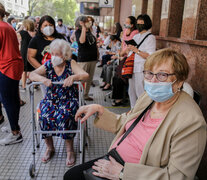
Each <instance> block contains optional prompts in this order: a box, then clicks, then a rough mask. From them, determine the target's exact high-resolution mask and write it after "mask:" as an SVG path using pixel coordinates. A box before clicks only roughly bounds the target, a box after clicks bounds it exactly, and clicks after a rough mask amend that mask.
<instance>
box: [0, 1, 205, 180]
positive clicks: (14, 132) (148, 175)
mask: <svg viewBox="0 0 207 180" xmlns="http://www.w3.org/2000/svg"><path fill="white" fill-rule="evenodd" d="M8 15H9V13H7V12H6V11H5V8H4V6H3V5H2V4H1V3H0V42H2V45H1V46H0V54H1V56H0V124H2V123H3V122H4V120H5V118H4V116H3V113H2V105H3V106H4V108H5V110H6V113H7V117H8V120H9V123H10V127H11V133H10V134H9V135H8V136H7V137H5V138H3V139H1V140H0V145H11V144H15V143H20V142H22V141H23V137H22V134H21V128H20V126H19V112H20V95H19V81H20V79H21V78H22V88H23V90H26V82H27V81H26V80H27V79H28V78H29V79H30V80H31V81H40V82H42V83H43V84H44V86H42V89H43V91H44V93H43V95H44V97H43V99H42V100H41V102H40V104H39V112H40V114H39V125H40V128H41V130H42V131H49V130H76V129H77V122H76V121H78V120H79V121H81V122H82V123H83V122H84V121H86V120H87V119H88V118H89V117H90V116H92V115H93V114H97V116H96V119H95V121H94V125H95V127H98V128H101V129H104V130H106V131H109V132H112V133H115V134H116V136H115V139H114V140H113V141H112V143H111V146H110V147H109V154H108V156H107V157H108V158H107V159H103V157H99V158H97V159H94V160H91V161H89V162H86V163H84V164H80V165H77V166H75V167H73V168H71V169H69V170H68V171H67V172H66V173H65V175H64V179H65V180H66V179H77V180H79V179H80V180H84V179H86V174H87V173H91V171H88V170H90V169H92V174H90V175H91V176H94V177H100V178H105V179H117V180H118V179H123V180H135V179H143V180H145V179H146V180H148V179H159V180H166V179H178V180H179V179H180V180H181V179H193V178H194V176H195V173H196V171H197V168H198V166H199V163H200V161H201V157H202V154H203V152H204V148H205V145H206V122H205V120H204V117H203V115H202V113H201V111H200V108H199V106H198V105H197V104H196V102H195V101H194V100H193V99H192V97H190V96H189V95H188V94H187V93H186V92H185V91H184V86H186V85H185V81H186V79H187V78H188V74H189V65H188V63H187V60H186V58H185V57H184V55H182V54H181V53H179V52H176V51H174V50H172V49H162V50H159V51H156V40H155V36H154V35H152V34H151V32H150V29H151V27H152V22H151V19H150V17H149V16H148V15H146V14H141V15H139V16H138V17H137V18H135V17H134V16H128V17H127V18H126V20H125V24H124V28H123V29H122V27H121V25H120V23H118V22H117V23H116V28H115V32H114V33H112V34H108V33H107V32H104V33H102V32H101V30H100V27H98V25H97V23H95V21H94V19H93V17H91V16H80V17H78V18H77V20H76V22H75V26H76V29H75V31H74V32H73V33H70V31H69V30H68V28H67V27H66V26H65V25H64V24H63V20H62V19H58V25H57V26H56V23H55V20H54V19H53V18H52V17H51V16H48V15H45V16H42V17H39V16H38V17H35V18H32V17H28V18H27V19H25V20H24V21H23V24H22V27H21V28H20V29H19V30H17V29H16V25H15V20H14V19H9V21H8V22H10V23H11V24H10V25H9V24H8V23H6V22H4V17H5V16H8ZM15 30H17V32H15ZM17 37H18V38H17ZM18 40H19V43H20V46H19V43H18ZM100 55H101V56H100ZM98 60H101V61H100V65H99V67H102V68H103V69H102V74H101V77H102V78H103V84H101V88H103V90H104V91H107V90H109V89H112V98H113V99H114V101H113V103H112V105H113V106H120V105H123V104H124V103H123V102H124V98H125V96H126V94H129V100H130V106H131V110H130V111H129V112H126V113H124V114H121V115H118V114H115V113H112V112H110V111H109V110H107V109H106V108H104V107H103V106H101V105H99V104H90V105H86V106H82V107H79V104H78V91H77V88H76V86H74V85H73V82H74V81H82V82H85V83H86V86H85V93H84V99H85V100H86V102H87V101H93V100H94V99H93V98H92V97H90V96H89V91H90V87H91V84H92V81H93V76H94V72H95V68H96V67H97V62H98ZM128 62H130V66H128V67H130V68H129V69H127V70H126V69H124V68H126V67H127V65H126V63H128ZM112 71H115V73H112ZM125 72H128V74H127V75H126V74H124V73H125ZM112 74H114V76H113V75H112ZM60 81H61V82H63V85H55V84H52V82H60ZM60 115H61V116H60ZM57 135H58V136H60V137H61V138H62V139H64V140H65V144H66V152H67V157H66V166H67V167H72V166H74V165H75V162H76V155H75V152H74V147H73V139H74V136H75V134H73V133H71V134H66V133H63V134H57ZM42 138H43V139H44V141H45V144H46V152H45V153H44V155H43V157H42V159H41V161H42V162H43V163H47V162H49V161H50V160H51V159H52V157H53V156H54V154H55V147H54V143H53V138H52V135H51V134H43V136H42ZM198 139H199V140H198ZM111 151H113V152H116V156H115V155H114V154H111V153H110V152H111ZM117 156H118V157H119V160H118V159H117ZM120 159H121V162H122V163H120Z"/></svg>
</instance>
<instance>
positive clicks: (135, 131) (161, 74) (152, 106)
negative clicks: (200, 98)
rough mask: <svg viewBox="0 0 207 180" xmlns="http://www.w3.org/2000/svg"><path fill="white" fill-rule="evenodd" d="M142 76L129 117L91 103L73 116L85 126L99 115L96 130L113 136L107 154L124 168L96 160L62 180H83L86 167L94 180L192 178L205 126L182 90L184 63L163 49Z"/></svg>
mask: <svg viewBox="0 0 207 180" xmlns="http://www.w3.org/2000/svg"><path fill="white" fill-rule="evenodd" d="M143 73H144V87H145V91H146V92H145V93H144V94H143V95H142V96H141V97H140V98H139V99H138V100H137V102H136V105H135V107H134V108H133V109H131V111H130V112H129V113H125V114H121V115H117V114H114V113H112V112H109V111H108V110H107V109H104V107H103V106H101V105H98V104H91V105H87V106H82V107H81V108H80V109H79V110H78V112H77V114H76V120H77V119H80V120H81V121H85V120H86V119H88V117H89V116H91V115H92V114H94V113H95V112H98V118H97V119H96V120H95V121H94V123H95V126H96V127H99V128H102V129H104V130H108V131H110V132H113V133H116V134H117V135H116V137H115V139H114V140H113V142H112V144H111V147H110V150H111V149H113V148H115V149H116V151H117V152H118V154H119V155H120V157H121V158H122V159H123V161H124V165H121V164H120V163H118V162H117V161H116V160H115V159H114V158H112V157H109V160H105V159H102V158H99V159H96V160H92V161H89V162H87V163H85V164H82V165H79V166H76V167H74V168H72V169H70V170H69V171H68V172H66V174H65V176H64V179H76V180H79V179H81V180H82V179H85V178H84V174H83V171H84V170H86V169H88V168H90V167H92V168H93V169H94V170H95V172H93V175H94V176H100V177H102V178H103V177H104V178H107V179H113V180H114V179H117V180H118V179H119V178H120V179H124V180H136V179H141V180H149V179H150V180H151V179H156V180H167V179H173V180H174V179H176V180H183V179H189V180H190V179H194V176H195V173H196V170H197V168H198V166H199V163H200V160H201V157H202V155H203V152H204V148H205V144H206V122H205V120H204V117H203V115H202V113H201V111H200V108H199V107H198V105H197V104H196V103H195V101H194V100H193V98H191V97H190V96H189V95H188V94H187V93H185V92H184V91H182V85H183V82H184V81H185V80H186V79H187V77H188V73H189V66H188V63H187V61H186V59H185V57H184V56H183V55H182V54H180V53H178V52H176V51H174V50H171V49H162V50H159V51H157V52H155V53H154V54H152V55H151V56H149V57H148V58H147V60H146V62H145V65H144V72H143ZM83 114H84V115H85V116H84V117H83V116H82V115H83ZM138 117H139V118H138ZM139 119H140V121H139ZM136 123H137V124H136ZM126 132H127V134H128V135H127V136H126ZM120 140H123V141H122V142H120ZM114 157H115V156H114ZM119 159H120V158H119Z"/></svg>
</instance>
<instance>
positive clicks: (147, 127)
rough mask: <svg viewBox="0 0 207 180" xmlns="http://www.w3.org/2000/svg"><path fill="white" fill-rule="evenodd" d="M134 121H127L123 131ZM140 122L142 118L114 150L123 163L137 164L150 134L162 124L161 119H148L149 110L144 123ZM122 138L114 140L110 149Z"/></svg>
mask: <svg viewBox="0 0 207 180" xmlns="http://www.w3.org/2000/svg"><path fill="white" fill-rule="evenodd" d="M135 120H136V118H135V119H133V120H131V121H129V122H128V123H127V124H126V126H125V130H127V129H128V128H129V127H130V126H131V125H132V123H133V122H134V121H135ZM142 120H143V118H142V119H141V120H140V121H139V123H138V124H137V125H136V126H135V128H134V129H133V130H132V131H131V132H130V133H129V134H128V136H127V137H126V138H125V139H124V140H123V141H122V142H121V144H120V145H119V146H118V147H117V148H116V150H117V152H118V153H119V155H120V156H121V157H122V158H123V160H124V161H125V162H128V163H137V164H138V163H139V161H140V159H141V155H142V151H143V150H144V147H145V144H146V143H147V141H148V140H149V138H150V137H151V136H152V134H153V133H154V132H155V130H156V129H157V127H158V126H159V124H160V123H161V122H162V120H163V118H161V119H152V118H151V117H150V110H149V111H147V113H146V115H145V119H144V121H142ZM122 136H123V135H122ZM122 136H121V137H120V138H118V140H116V142H115V143H114V144H113V146H112V148H115V147H116V146H117V143H118V142H119V141H120V139H121V138H122Z"/></svg>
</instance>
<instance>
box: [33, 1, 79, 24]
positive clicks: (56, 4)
mask: <svg viewBox="0 0 207 180" xmlns="http://www.w3.org/2000/svg"><path fill="white" fill-rule="evenodd" d="M29 1H31V4H32V3H36V4H35V7H34V8H33V11H32V12H31V15H32V16H43V15H50V16H52V17H53V18H54V19H55V17H57V18H58V19H59V18H61V19H63V23H64V24H67V25H70V26H73V25H74V23H75V12H76V11H78V5H77V3H76V0H46V1H45V0H29ZM37 2H38V3H37ZM31 7H32V5H31Z"/></svg>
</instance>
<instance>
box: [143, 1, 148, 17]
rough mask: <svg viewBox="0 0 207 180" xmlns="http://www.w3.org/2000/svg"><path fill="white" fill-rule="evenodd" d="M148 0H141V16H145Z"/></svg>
mask: <svg viewBox="0 0 207 180" xmlns="http://www.w3.org/2000/svg"><path fill="white" fill-rule="evenodd" d="M147 5H148V0H142V14H147Z"/></svg>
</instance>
